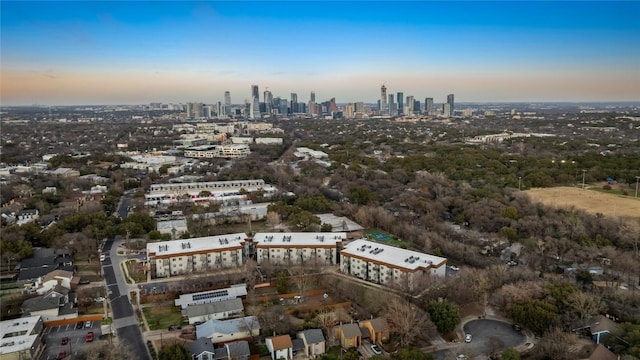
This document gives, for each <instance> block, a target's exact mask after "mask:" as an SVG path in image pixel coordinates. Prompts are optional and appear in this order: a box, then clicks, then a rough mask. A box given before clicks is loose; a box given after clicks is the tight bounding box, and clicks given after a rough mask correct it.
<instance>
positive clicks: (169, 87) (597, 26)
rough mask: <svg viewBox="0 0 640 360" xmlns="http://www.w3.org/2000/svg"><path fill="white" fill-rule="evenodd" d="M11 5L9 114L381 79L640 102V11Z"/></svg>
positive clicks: (437, 87)
mask: <svg viewBox="0 0 640 360" xmlns="http://www.w3.org/2000/svg"><path fill="white" fill-rule="evenodd" d="M1 6H2V11H1V24H0V26H1V28H0V29H1V39H2V42H1V50H2V51H1V55H0V60H1V64H2V66H1V74H0V75H1V78H0V80H1V87H0V91H1V92H0V101H1V103H2V105H5V106H6V105H30V104H34V103H39V104H49V105H82V104H95V105H100V104H141V103H149V102H164V103H177V102H203V103H214V102H217V101H222V102H225V100H226V99H225V95H224V93H225V91H230V93H231V96H232V97H233V103H235V104H239V103H243V102H244V100H245V99H248V100H251V98H252V93H251V86H252V85H254V84H258V85H259V86H260V87H261V88H262V89H267V88H268V90H269V93H270V94H272V95H273V96H274V97H275V96H279V97H281V98H283V99H286V98H288V97H289V94H291V93H296V94H304V95H303V96H301V97H300V99H299V101H301V102H307V101H308V100H309V99H308V98H307V96H308V94H310V93H311V92H312V91H314V92H315V93H316V94H317V99H318V101H325V100H329V99H331V98H336V101H337V102H339V103H349V102H362V101H364V102H375V101H376V99H380V100H381V101H383V102H384V101H385V100H386V98H383V97H382V96H381V95H382V94H381V85H382V84H384V85H385V86H386V88H387V91H388V93H389V94H395V93H404V94H407V96H415V98H416V99H424V98H425V96H427V97H429V98H434V99H435V103H443V102H444V101H446V94H455V95H456V98H457V99H459V100H458V101H461V102H496V101H500V102H519V101H525V102H526V101H532V102H543V101H549V102H561V101H638V100H640V23H638V21H637V19H636V18H635V17H636V16H637V14H638V13H640V3H638V2H561V3H552V2H444V3H443V2H393V3H391V2H368V1H356V2H297V1H288V2H273V3H272V2H247V1H238V2H195V3H176V2H158V3H148V2H73V6H68V4H67V3H65V2H12V1H3V2H2V3H1ZM445 15H446V16H445ZM257 35H259V36H257ZM260 95H264V94H262V93H260ZM305 95H307V96H305ZM258 98H261V96H259V97H258ZM402 100H404V99H402ZM402 100H401V99H399V98H396V101H398V103H400V102H401V101H402ZM384 105H385V106H388V105H387V104H384Z"/></svg>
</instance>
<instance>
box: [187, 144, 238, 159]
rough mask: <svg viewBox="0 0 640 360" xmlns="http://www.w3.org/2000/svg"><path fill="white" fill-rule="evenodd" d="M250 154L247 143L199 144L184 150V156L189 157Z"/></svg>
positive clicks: (230, 157)
mask: <svg viewBox="0 0 640 360" xmlns="http://www.w3.org/2000/svg"><path fill="white" fill-rule="evenodd" d="M249 154H251V149H250V148H249V145H247V144H230V145H201V146H194V147H190V148H188V149H185V150H184V156H185V157H191V158H228V159H235V158H243V157H247V156H248V155H249Z"/></svg>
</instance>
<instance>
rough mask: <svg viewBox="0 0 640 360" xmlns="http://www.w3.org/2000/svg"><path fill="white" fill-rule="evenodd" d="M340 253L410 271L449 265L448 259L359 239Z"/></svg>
mask: <svg viewBox="0 0 640 360" xmlns="http://www.w3.org/2000/svg"><path fill="white" fill-rule="evenodd" d="M340 253H341V254H343V255H349V256H353V257H358V258H362V259H366V260H371V261H376V262H380V263H385V264H389V265H392V266H394V267H397V268H402V269H406V270H409V271H414V270H417V269H419V268H425V267H430V266H433V267H440V266H441V265H445V264H446V263H447V259H445V258H443V257H439V256H435V255H429V254H425V253H421V252H418V251H413V250H407V249H401V248H399V247H395V246H391V245H384V244H381V243H377V242H373V241H369V240H365V239H358V240H354V241H352V242H350V243H348V244H347V245H345V247H344V249H343V250H342V251H341V252H340Z"/></svg>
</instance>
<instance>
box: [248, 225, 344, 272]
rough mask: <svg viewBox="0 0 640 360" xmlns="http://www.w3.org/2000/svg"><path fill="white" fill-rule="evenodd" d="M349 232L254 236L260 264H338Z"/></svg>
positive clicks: (262, 234)
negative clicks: (343, 243)
mask: <svg viewBox="0 0 640 360" xmlns="http://www.w3.org/2000/svg"><path fill="white" fill-rule="evenodd" d="M346 240H347V233H346V232H336V233H326V232H323V233H258V234H256V235H255V236H254V238H253V241H254V246H255V251H256V260H257V261H258V263H261V264H262V263H270V264H274V265H300V264H305V265H336V264H338V262H339V260H340V249H341V247H342V242H343V241H346Z"/></svg>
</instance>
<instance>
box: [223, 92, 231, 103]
mask: <svg viewBox="0 0 640 360" xmlns="http://www.w3.org/2000/svg"><path fill="white" fill-rule="evenodd" d="M224 104H225V105H226V106H231V93H230V92H229V91H225V92H224Z"/></svg>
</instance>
